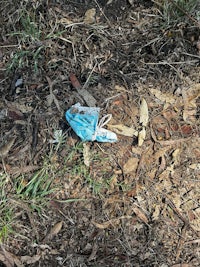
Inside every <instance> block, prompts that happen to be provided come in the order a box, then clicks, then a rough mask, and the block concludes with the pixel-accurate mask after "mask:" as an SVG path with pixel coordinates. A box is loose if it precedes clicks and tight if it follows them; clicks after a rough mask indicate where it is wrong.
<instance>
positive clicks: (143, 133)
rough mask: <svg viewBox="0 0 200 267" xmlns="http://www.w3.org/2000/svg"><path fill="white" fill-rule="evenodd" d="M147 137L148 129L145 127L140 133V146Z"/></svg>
mask: <svg viewBox="0 0 200 267" xmlns="http://www.w3.org/2000/svg"><path fill="white" fill-rule="evenodd" d="M145 137H146V130H145V127H143V128H142V130H141V131H140V132H139V134H138V146H142V144H143V143H144V140H145Z"/></svg>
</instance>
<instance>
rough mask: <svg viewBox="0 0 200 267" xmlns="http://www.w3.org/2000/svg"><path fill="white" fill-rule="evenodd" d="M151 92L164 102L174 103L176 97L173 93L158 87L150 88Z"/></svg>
mask: <svg viewBox="0 0 200 267" xmlns="http://www.w3.org/2000/svg"><path fill="white" fill-rule="evenodd" d="M150 92H151V93H152V94H153V95H154V96H155V97H156V98H158V99H159V100H160V101H161V102H163V103H169V104H171V105H172V104H174V103H175V101H176V97H175V96H174V95H173V94H172V93H164V92H161V91H160V90H158V89H153V88H152V89H150Z"/></svg>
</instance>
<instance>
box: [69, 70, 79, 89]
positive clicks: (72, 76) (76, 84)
mask: <svg viewBox="0 0 200 267" xmlns="http://www.w3.org/2000/svg"><path fill="white" fill-rule="evenodd" d="M69 79H70V81H71V83H72V85H73V87H74V88H75V89H81V87H82V86H81V84H80V82H79V80H78V79H77V78H76V76H75V74H73V73H70V75H69Z"/></svg>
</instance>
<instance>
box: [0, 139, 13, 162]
mask: <svg viewBox="0 0 200 267" xmlns="http://www.w3.org/2000/svg"><path fill="white" fill-rule="evenodd" d="M15 139H16V137H12V138H10V140H8V141H7V142H6V143H5V144H4V145H2V146H1V147H0V157H5V156H6V155H7V154H8V152H9V151H10V149H11V147H12V146H13V144H14V142H15Z"/></svg>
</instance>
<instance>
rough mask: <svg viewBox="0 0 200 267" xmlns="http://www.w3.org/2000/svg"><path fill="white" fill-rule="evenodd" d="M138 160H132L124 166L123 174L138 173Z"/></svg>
mask: <svg viewBox="0 0 200 267" xmlns="http://www.w3.org/2000/svg"><path fill="white" fill-rule="evenodd" d="M138 162H139V159H138V158H130V159H128V161H127V162H126V163H125V164H124V166H123V172H124V174H128V173H133V174H134V173H136V170H137V167H138Z"/></svg>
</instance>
